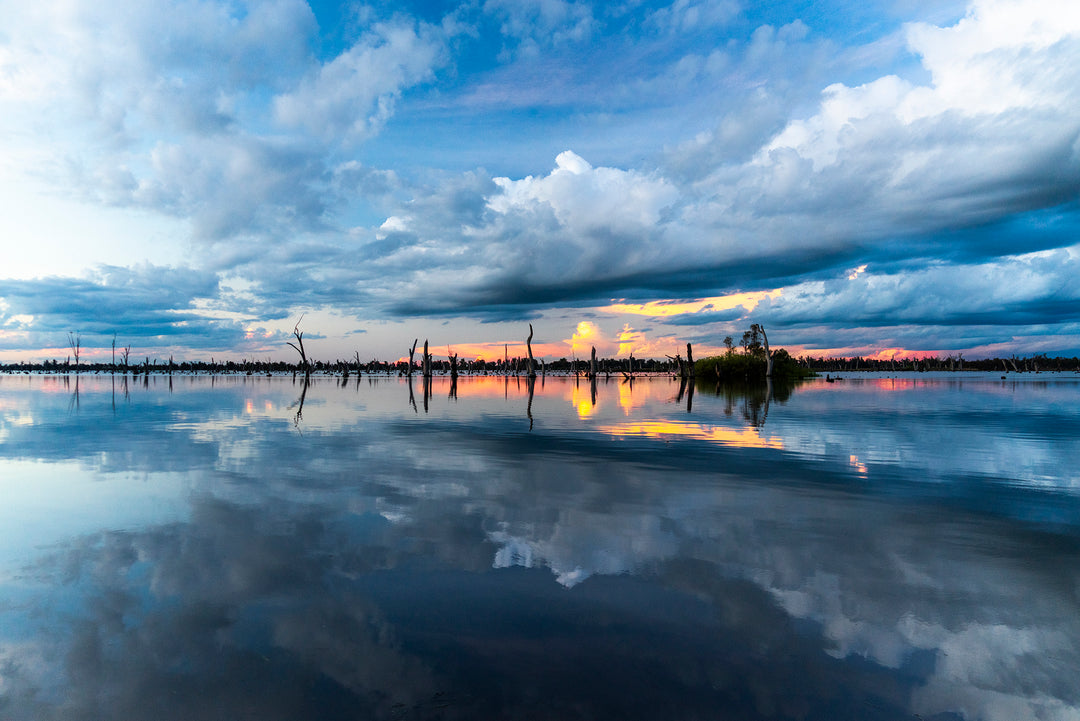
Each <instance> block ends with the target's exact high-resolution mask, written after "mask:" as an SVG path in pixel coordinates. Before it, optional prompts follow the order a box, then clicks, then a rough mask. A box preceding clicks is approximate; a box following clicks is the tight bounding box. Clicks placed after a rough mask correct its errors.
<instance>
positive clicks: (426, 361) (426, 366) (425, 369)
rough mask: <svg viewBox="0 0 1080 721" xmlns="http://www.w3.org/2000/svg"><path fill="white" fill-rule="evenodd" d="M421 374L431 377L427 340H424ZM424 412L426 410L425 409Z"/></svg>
mask: <svg viewBox="0 0 1080 721" xmlns="http://www.w3.org/2000/svg"><path fill="white" fill-rule="evenodd" d="M423 374H424V377H425V378H430V377H431V354H430V353H428V343H427V338H425V339H424V365H423ZM425 410H426V409H425Z"/></svg>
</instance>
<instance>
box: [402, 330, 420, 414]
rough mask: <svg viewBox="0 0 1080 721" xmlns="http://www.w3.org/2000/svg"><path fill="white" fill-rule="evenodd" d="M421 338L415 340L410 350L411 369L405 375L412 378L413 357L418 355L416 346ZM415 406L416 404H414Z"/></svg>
mask: <svg viewBox="0 0 1080 721" xmlns="http://www.w3.org/2000/svg"><path fill="white" fill-rule="evenodd" d="M419 340H420V339H419V338H414V339H413V342H412V348H410V349H409V367H408V368H407V369H406V370H405V375H407V376H408V377H410V378H412V364H413V356H414V355H416V344H417V342H419ZM414 406H415V403H414Z"/></svg>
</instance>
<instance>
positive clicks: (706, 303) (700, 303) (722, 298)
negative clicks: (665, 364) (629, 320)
mask: <svg viewBox="0 0 1080 721" xmlns="http://www.w3.org/2000/svg"><path fill="white" fill-rule="evenodd" d="M782 292H783V289H782V288H777V289H776V290H767V291H758V292H755V293H732V294H731V295H718V296H713V297H710V298H699V299H698V300H693V301H688V302H675V301H670V300H653V301H649V302H648V303H612V304H611V305H606V306H601V307H599V308H597V310H600V311H603V312H605V313H629V314H631V315H644V316H649V317H650V318H665V317H668V316H673V315H682V314H684V313H698V312H700V311H702V310H729V309H731V308H737V307H738V306H740V305H741V306H743V307H744V308H746V310H747V312H749V311H751V310H753V309H754V308H755V307H756V306H757V304H758V303H760V302H761V301H763V300H765V299H766V298H777V297H779V296H780V295H781V293H782Z"/></svg>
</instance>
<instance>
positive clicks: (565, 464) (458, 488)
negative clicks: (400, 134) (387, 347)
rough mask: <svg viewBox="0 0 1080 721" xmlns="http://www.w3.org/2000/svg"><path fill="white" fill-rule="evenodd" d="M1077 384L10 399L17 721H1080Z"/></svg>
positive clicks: (15, 384) (564, 385)
mask: <svg viewBox="0 0 1080 721" xmlns="http://www.w3.org/2000/svg"><path fill="white" fill-rule="evenodd" d="M1078 438H1080V376H1078V375H1076V374H1060V375H1058V374H1046V373H1044V374H1039V375H1034V374H1022V375H1019V376H1018V375H1016V374H1011V373H1010V374H1008V376H1007V378H1006V379H1004V380H1002V379H1001V378H1000V376H999V374H979V373H949V374H929V373H924V374H909V375H902V374H901V375H897V376H896V377H893V376H890V375H885V374H879V375H872V374H850V375H849V377H847V378H845V379H843V380H841V381H839V382H836V383H826V382H825V381H824V380H823V379H822V380H814V381H810V382H807V383H805V384H803V385H801V386H798V387H796V388H793V389H792V388H786V389H781V388H776V389H771V388H770V389H766V388H760V389H755V390H746V389H741V390H739V389H724V388H721V389H719V390H717V389H716V388H715V387H714V388H709V387H706V386H698V387H696V388H687V387H681V386H680V384H679V383H678V382H676V381H674V380H672V379H670V378H652V379H647V378H641V379H636V380H634V381H633V382H632V383H630V382H626V381H624V380H623V379H622V378H614V377H613V378H610V379H600V380H599V381H598V382H597V383H596V384H595V386H592V385H591V384H590V383H589V382H588V381H586V380H584V379H582V380H577V379H573V378H555V377H547V378H540V379H537V380H536V382H535V384H534V385H532V386H531V387H530V384H529V383H528V382H527V380H526V379H524V378H501V377H477V378H467V377H462V378H461V379H459V380H458V381H457V383H456V384H454V385H452V384H451V382H450V379H448V378H435V379H434V380H432V381H431V383H430V388H429V389H425V386H424V384H423V382H422V381H421V380H420V379H419V378H415V379H413V380H412V382H411V383H409V382H408V381H406V380H405V379H399V378H396V377H393V378H386V377H381V378H369V377H367V376H363V377H360V378H357V377H356V376H353V377H352V378H349V379H347V380H345V381H343V380H342V379H341V378H329V377H319V378H315V379H313V381H312V383H311V384H310V385H309V386H308V387H306V388H305V387H304V385H303V384H302V383H301V382H298V381H295V380H293V379H291V378H287V377H275V378H263V377H254V376H252V377H247V376H220V377H215V378H210V377H188V376H175V377H172V378H169V377H167V376H153V377H150V378H142V377H140V378H138V379H137V380H135V379H130V378H128V379H124V378H123V377H115V378H114V377H110V376H106V375H100V376H93V375H84V376H82V377H79V378H77V379H76V377H75V376H71V377H63V376H40V375H3V376H0V494H2V496H0V498H2V505H0V718H4V719H11V720H13V721H14V720H18V721H22V720H24V719H25V720H27V721H30V720H33V721H39V720H47V719H63V720H68V719H125V720H126V719H154V720H155V721H165V720H169V719H177V720H180V719H184V720H187V721H192V720H196V721H197V720H202V719H260V720H263V721H265V720H274V719H663V720H669V719H822V720H825V719H828V720H830V721H831V720H833V719H924V720H928V719H938V720H941V721H944V720H946V719H947V720H949V721H955V720H957V719H988V720H998V719H1000V720H1002V721H1017V720H1021V719H1054V720H1057V719H1073V720H1075V719H1080V681H1078V680H1077V679H1080V442H1078V440H1077V439H1078Z"/></svg>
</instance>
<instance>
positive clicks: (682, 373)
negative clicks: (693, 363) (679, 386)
mask: <svg viewBox="0 0 1080 721" xmlns="http://www.w3.org/2000/svg"><path fill="white" fill-rule="evenodd" d="M664 357H665V358H667V359H668V360H669V361H671V362H672V363H674V364H675V375H676V376H677V377H679V378H685V377H686V370H685V369H684V368H683V362H682V356H681V355H679V354H678V353H676V354H675V355H673V356H670V355H665V356H664Z"/></svg>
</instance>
